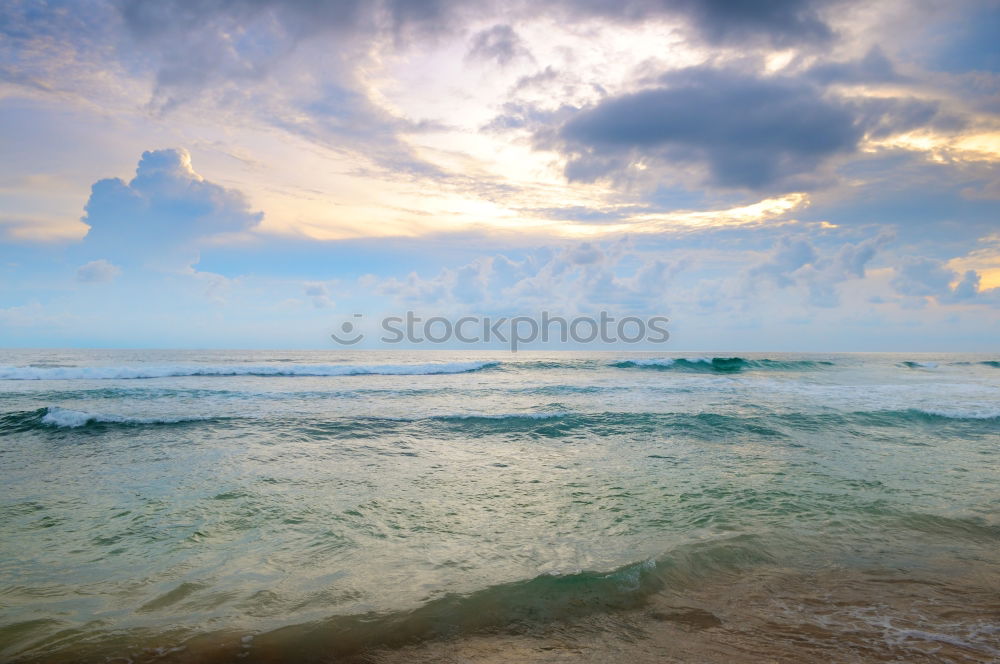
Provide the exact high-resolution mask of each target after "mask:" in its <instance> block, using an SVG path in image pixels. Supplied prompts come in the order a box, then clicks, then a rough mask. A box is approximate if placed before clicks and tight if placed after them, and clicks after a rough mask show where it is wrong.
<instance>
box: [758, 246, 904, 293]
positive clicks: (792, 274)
mask: <svg viewBox="0 0 1000 664" xmlns="http://www.w3.org/2000/svg"><path fill="white" fill-rule="evenodd" d="M891 240H892V235H891V234H888V233H881V234H879V235H877V236H875V237H871V238H868V239H866V240H863V241H861V242H858V243H851V242H847V243H844V244H842V245H841V246H840V247H839V248H837V249H836V250H835V251H833V252H830V251H827V252H825V253H821V252H820V250H819V249H817V247H816V246H815V245H814V244H813V243H812V242H811V241H810V240H809V239H808V238H806V237H804V236H783V237H781V238H780V239H779V240H778V241H777V242H776V243H775V245H774V247H773V248H772V249H771V251H770V253H769V254H767V255H766V256H765V257H764V259H763V260H761V261H760V262H758V263H756V264H755V265H753V266H751V267H750V268H748V269H747V270H746V271H745V272H744V273H743V276H741V277H740V279H739V281H740V282H741V284H742V292H743V293H744V294H747V293H750V292H757V291H761V290H763V289H765V288H768V287H773V288H777V289H785V288H792V287H799V288H802V289H804V291H805V292H806V294H807V300H808V302H809V303H810V304H812V305H814V306H818V307H836V306H837V305H839V304H840V295H839V293H838V290H837V287H838V284H841V283H842V282H845V281H848V280H850V279H864V278H865V276H866V269H867V267H868V264H869V263H870V262H871V261H872V260H873V259H874V258H875V257H876V256H877V255H878V253H879V252H880V251H881V250H882V249H883V248H885V246H886V245H888V244H889V242H890V241H891Z"/></svg>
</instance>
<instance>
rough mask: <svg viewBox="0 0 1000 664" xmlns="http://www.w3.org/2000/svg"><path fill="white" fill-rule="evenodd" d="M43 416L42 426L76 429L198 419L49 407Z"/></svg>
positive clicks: (193, 419) (173, 422)
mask: <svg viewBox="0 0 1000 664" xmlns="http://www.w3.org/2000/svg"><path fill="white" fill-rule="evenodd" d="M46 411H47V412H46V413H45V415H43V416H42V424H47V425H49V426H54V427H66V428H71V429H72V428H76V427H82V426H85V425H87V424H90V423H92V422H101V423H106V424H177V423H179V422H194V421H197V420H199V419H204V418H198V417H124V416H122V415H113V414H103V413H88V412H85V411H82V410H71V409H69V408H60V407H59V406H49V407H48V408H47V409H46Z"/></svg>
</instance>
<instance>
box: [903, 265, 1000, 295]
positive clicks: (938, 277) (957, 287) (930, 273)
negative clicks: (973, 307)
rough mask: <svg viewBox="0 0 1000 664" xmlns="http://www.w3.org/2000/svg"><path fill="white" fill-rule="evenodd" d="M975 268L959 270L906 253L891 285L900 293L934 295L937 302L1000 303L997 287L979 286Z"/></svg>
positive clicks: (999, 293)
mask: <svg viewBox="0 0 1000 664" xmlns="http://www.w3.org/2000/svg"><path fill="white" fill-rule="evenodd" d="M981 282H982V277H981V276H980V274H979V273H978V272H977V271H976V270H966V271H965V273H964V274H961V275H960V274H959V273H958V272H956V271H955V270H952V269H951V268H949V267H948V266H947V265H946V264H945V262H943V261H939V260H936V259H933V258H925V257H922V256H907V257H906V258H904V259H903V261H902V262H901V263H900V264H899V265H898V266H897V267H896V273H895V276H894V277H893V278H892V281H891V284H892V287H893V288H894V289H895V290H896V292H897V293H899V294H900V295H906V296H909V297H912V298H919V300H917V301H918V302H919V301H920V300H922V299H925V298H934V299H936V300H937V302H938V303H940V304H962V303H964V304H986V305H992V306H1000V288H989V289H986V290H981V289H980V285H981Z"/></svg>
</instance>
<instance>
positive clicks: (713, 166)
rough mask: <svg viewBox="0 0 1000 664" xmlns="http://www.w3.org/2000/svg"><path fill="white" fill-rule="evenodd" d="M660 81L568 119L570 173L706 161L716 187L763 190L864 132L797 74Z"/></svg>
mask: <svg viewBox="0 0 1000 664" xmlns="http://www.w3.org/2000/svg"><path fill="white" fill-rule="evenodd" d="M663 83H664V84H665V85H664V87H659V88H654V89H651V90H644V91H641V92H637V93H633V94H628V95H622V96H619V97H612V98H609V99H606V100H605V101H603V102H601V103H599V104H598V105H596V106H594V107H592V108H589V109H586V110H583V111H581V112H580V113H578V114H577V115H576V116H575V117H573V118H572V119H570V120H569V121H568V122H567V123H566V124H565V125H564V126H563V127H562V129H561V131H560V132H559V138H560V139H562V141H564V143H563V149H564V150H565V151H566V152H567V153H568V155H569V157H570V158H569V162H568V164H567V176H568V177H569V178H570V179H576V180H593V179H596V178H599V177H604V176H609V175H613V171H614V170H616V169H619V168H622V167H627V166H628V165H629V164H631V163H633V162H634V161H636V160H637V159H640V158H642V157H654V158H657V159H660V160H662V161H664V162H671V163H677V164H683V163H692V162H694V163H704V164H706V165H707V167H708V170H709V172H710V176H711V180H712V181H713V183H714V184H717V185H720V186H724V187H741V188H748V189H767V188H770V187H773V186H776V185H780V184H781V183H782V182H784V181H787V180H792V179H796V178H797V176H800V175H803V174H810V173H812V172H813V171H815V170H816V169H817V168H818V167H819V166H820V165H821V164H822V163H823V162H824V160H826V159H827V158H829V157H831V156H833V155H835V154H838V153H845V152H850V151H853V150H854V149H855V147H856V146H857V143H858V141H859V140H860V138H861V136H862V135H863V132H862V130H861V128H860V127H859V126H858V125H857V123H856V122H855V118H854V117H853V116H852V114H851V112H850V110H849V109H848V108H847V107H846V106H844V105H842V104H839V103H837V102H835V101H831V100H828V99H825V98H824V97H823V96H822V94H821V90H820V89H819V88H817V87H815V86H814V85H812V84H810V83H808V82H806V81H803V80H801V79H790V78H768V79H758V78H753V77H747V76H743V75H738V74H736V73H732V72H726V71H722V70H713V69H707V68H692V69H686V70H682V71H679V72H675V73H671V74H668V75H666V76H664V77H663Z"/></svg>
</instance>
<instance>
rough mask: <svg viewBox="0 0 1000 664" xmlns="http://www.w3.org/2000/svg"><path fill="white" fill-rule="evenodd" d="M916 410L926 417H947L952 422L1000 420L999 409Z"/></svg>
mask: <svg viewBox="0 0 1000 664" xmlns="http://www.w3.org/2000/svg"><path fill="white" fill-rule="evenodd" d="M915 410H917V411H919V412H921V413H924V414H925V415H933V416H935V417H946V418H948V419H951V420H995V419H998V418H1000V410H997V409H992V410H989V409H971V408H960V409H951V410H944V409H941V408H917V409H915Z"/></svg>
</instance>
